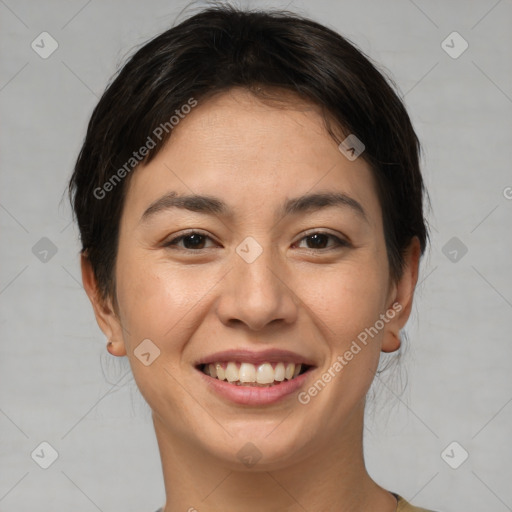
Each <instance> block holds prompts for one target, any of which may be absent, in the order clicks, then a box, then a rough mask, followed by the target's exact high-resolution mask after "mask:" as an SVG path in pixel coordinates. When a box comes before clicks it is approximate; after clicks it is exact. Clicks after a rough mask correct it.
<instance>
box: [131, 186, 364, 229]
mask: <svg viewBox="0 0 512 512" xmlns="http://www.w3.org/2000/svg"><path fill="white" fill-rule="evenodd" d="M333 206H334V207H341V208H349V209H351V210H352V211H353V212H354V213H356V214H357V215H358V216H359V217H360V218H361V219H362V220H364V221H365V222H368V217H367V215H366V212H365V210H364V208H363V207H362V206H361V204H360V203H359V202H358V201H356V200H355V199H353V198H352V197H350V196H348V195H346V194H343V193H340V192H323V193H314V194H305V195H303V196H299V197H295V198H291V199H287V200H286V201H285V202H284V204H283V205H282V206H281V208H280V209H279V210H278V211H277V212H276V218H280V217H286V216H289V215H297V214H300V213H309V212H312V211H316V210H321V209H323V208H328V207H333ZM173 208H181V209H184V210H189V211H192V212H197V213H203V214H206V215H221V216H224V217H233V211H232V210H231V208H230V207H229V206H228V205H227V203H225V202H224V201H222V200H221V199H218V198H216V197H212V196H207V195H197V194H190V195H179V194H178V193H177V192H169V193H167V194H165V195H164V196H162V197H160V198H159V199H157V200H156V201H154V202H153V203H151V204H150V205H149V207H148V208H147V209H146V210H145V212H144V213H143V214H142V217H141V222H146V221H148V220H149V219H150V218H151V217H153V216H154V215H156V214H157V213H161V212H164V211H168V210H171V209H173Z"/></svg>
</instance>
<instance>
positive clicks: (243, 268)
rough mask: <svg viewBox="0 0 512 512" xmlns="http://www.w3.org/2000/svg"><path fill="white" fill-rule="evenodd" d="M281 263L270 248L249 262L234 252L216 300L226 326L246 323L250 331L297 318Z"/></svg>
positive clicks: (295, 302)
mask: <svg viewBox="0 0 512 512" xmlns="http://www.w3.org/2000/svg"><path fill="white" fill-rule="evenodd" d="M283 265H284V263H282V262H279V261H278V258H277V256H276V255H275V253H273V251H272V249H271V248H266V249H265V250H263V252H262V253H261V254H260V255H259V256H258V258H257V259H256V260H254V261H252V262H251V263H248V262H247V261H245V260H244V259H243V258H242V257H240V256H239V255H238V254H237V253H236V252H235V253H234V254H233V267H232V270H231V271H230V272H228V274H227V275H226V277H225V279H224V280H223V286H222V289H221V292H220V296H219V300H218V302H217V315H218V317H219V318H220V320H221V321H222V322H223V323H224V324H225V325H227V326H230V327H233V326H236V325H245V326H246V327H247V328H248V329H250V330H252V331H260V330H262V329H264V328H265V327H267V326H270V325H271V324H272V326H274V327H277V326H279V325H287V324H292V323H293V322H294V321H295V320H296V319H297V315H298V307H297V305H298V301H297V297H296V296H295V294H294V292H293V290H292V289H291V287H290V284H289V283H286V272H285V271H284V269H283Z"/></svg>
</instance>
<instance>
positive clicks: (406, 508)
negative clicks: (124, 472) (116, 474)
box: [157, 496, 434, 512]
mask: <svg viewBox="0 0 512 512" xmlns="http://www.w3.org/2000/svg"><path fill="white" fill-rule="evenodd" d="M397 499H398V507H397V509H396V512H434V511H432V510H427V509H426V508H420V507H414V506H413V505H411V504H410V503H409V502H407V501H406V500H404V499H403V498H402V497H401V496H397ZM157 512H158V511H157Z"/></svg>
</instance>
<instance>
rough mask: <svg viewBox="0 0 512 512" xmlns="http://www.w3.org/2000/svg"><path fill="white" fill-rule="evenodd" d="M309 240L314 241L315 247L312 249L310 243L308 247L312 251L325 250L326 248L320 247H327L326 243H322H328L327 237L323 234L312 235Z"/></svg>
mask: <svg viewBox="0 0 512 512" xmlns="http://www.w3.org/2000/svg"><path fill="white" fill-rule="evenodd" d="M308 240H309V241H311V240H313V247H311V244H309V243H308V247H309V248H310V249H311V248H313V249H318V248H320V249H323V248H324V247H319V246H325V243H322V242H326V241H327V235H324V234H321V233H317V234H315V235H310V236H309V237H308Z"/></svg>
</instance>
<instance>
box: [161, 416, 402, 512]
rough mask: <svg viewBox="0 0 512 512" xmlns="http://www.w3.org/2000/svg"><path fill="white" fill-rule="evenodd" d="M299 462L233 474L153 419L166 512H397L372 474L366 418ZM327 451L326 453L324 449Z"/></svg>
mask: <svg viewBox="0 0 512 512" xmlns="http://www.w3.org/2000/svg"><path fill="white" fill-rule="evenodd" d="M363 414H364V411H359V413H358V414H357V415H356V416H358V417H357V418H354V419H353V421H351V423H353V425H348V428H347V429H344V432H343V433H340V435H339V436H337V438H336V439H335V440H334V441H333V442H331V443H324V446H320V447H319V449H315V450H312V454H310V455H309V456H307V457H304V458H303V459H302V460H301V461H300V462H298V463H295V464H292V465H290V466H285V467H280V468H279V469H275V470H270V471H266V470H261V469H258V465H257V464H256V465H255V466H252V467H251V468H250V469H246V468H245V467H243V468H242V469H240V470H234V469H233V468H232V467H227V465H225V464H223V462H222V461H220V460H219V459H217V458H214V457H211V456H210V455H209V454H206V453H205V452H204V451H201V450H200V449H199V448H198V447H197V446H191V445H190V444H188V443H187V441H186V440H184V439H178V438H176V436H174V435H173V434H172V432H170V431H169V430H168V429H167V428H166V427H165V425H164V424H163V423H162V422H161V421H160V420H159V419H158V417H157V416H156V415H153V422H154V425H155V433H156V437H157V441H158V445H159V449H160V455H161V460H162V469H163V475H164V483H165V492H166V496H167V501H166V505H165V507H164V509H163V510H164V512H184V511H187V512H199V511H200V512H218V511H219V510H243V511H244V512H261V510H265V511H268V512H282V511H283V510H287V511H297V512H299V511H304V510H317V511H327V510H328V511H336V512H356V511H360V510H375V511H379V512H394V511H395V510H396V507H397V503H396V500H395V498H394V497H393V496H392V495H391V494H390V493H388V492H387V491H385V490H384V489H382V488H381V487H379V486H378V485H377V484H376V483H375V482H374V481H373V480H372V479H371V478H370V476H369V475H368V473H367V471H366V468H365V465H364V460H363V450H362V415H363ZM322 448H323V449H322Z"/></svg>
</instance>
